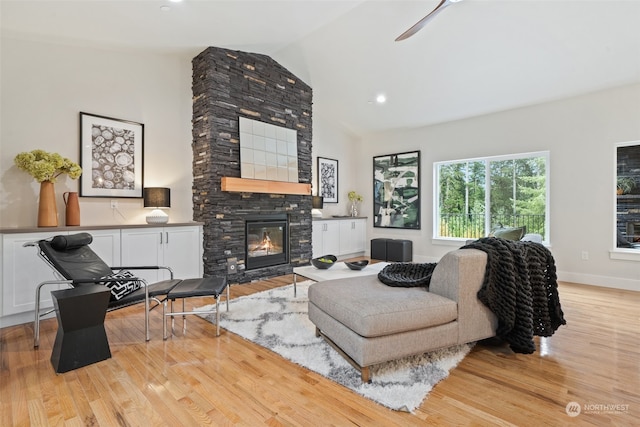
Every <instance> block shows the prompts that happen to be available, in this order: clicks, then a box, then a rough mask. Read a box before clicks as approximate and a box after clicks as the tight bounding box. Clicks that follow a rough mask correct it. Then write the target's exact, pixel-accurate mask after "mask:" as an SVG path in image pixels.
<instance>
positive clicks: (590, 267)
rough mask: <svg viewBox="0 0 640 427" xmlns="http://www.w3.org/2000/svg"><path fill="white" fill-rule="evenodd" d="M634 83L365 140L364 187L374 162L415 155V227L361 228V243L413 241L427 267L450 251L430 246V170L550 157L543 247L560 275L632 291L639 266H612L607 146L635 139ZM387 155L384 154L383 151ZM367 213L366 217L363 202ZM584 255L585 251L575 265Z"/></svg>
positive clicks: (639, 285)
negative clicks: (528, 155)
mask: <svg viewBox="0 0 640 427" xmlns="http://www.w3.org/2000/svg"><path fill="white" fill-rule="evenodd" d="M638 117H640V85H632V86H625V87H621V88H617V89H613V90H606V91H602V92H597V93H593V94H589V95H584V96H580V97H575V98H571V99H566V100H562V101H558V102H551V103H547V104H543V105H537V106H532V107H527V108H521V109H516V110H510V111H507V112H503V113H497V114H491V115H487V116H482V117H476V118H472V119H468V120H461V121H456V122H450V123H445V124H440V125H436V126H429V127H425V128H421V129H413V130H404V131H390V132H385V133H379V134H374V135H368V136H366V137H364V138H363V139H362V141H361V143H360V144H361V145H360V150H359V151H360V153H361V155H360V158H362V159H363V161H364V162H365V163H366V164H367V170H366V172H365V171H363V173H362V174H359V175H358V176H357V179H358V182H357V183H356V184H354V185H355V186H356V187H358V188H368V186H370V181H371V176H372V166H371V161H370V159H371V158H372V157H373V156H377V155H382V154H391V153H393V152H403V151H413V150H420V151H421V175H422V176H421V183H420V184H421V188H422V191H421V195H422V206H421V208H422V212H421V217H422V229H421V230H420V231H409V230H397V229H380V228H374V227H372V222H371V221H370V222H369V228H368V232H367V238H369V239H370V238H375V237H389V238H406V239H410V240H412V241H413V245H414V261H419V262H433V261H435V260H437V259H439V258H440V257H441V256H442V255H443V254H444V253H446V252H448V251H449V250H451V249H452V248H453V247H452V246H447V245H444V244H442V243H438V242H436V241H432V222H433V221H432V220H433V162H436V161H442V160H455V159H464V158H470V157H478V156H491V155H499V154H511V153H523V152H531V151H541V150H549V151H550V157H551V160H550V163H551V171H550V174H551V185H550V188H551V221H550V222H551V223H550V244H551V251H552V252H553V254H554V257H555V260H556V263H557V268H558V272H559V277H560V279H562V280H569V281H575V282H580V283H587V284H593V285H600V286H611V287H619V288H626V289H635V290H640V280H639V279H640V264H638V262H637V261H621V260H612V259H610V254H609V251H610V250H611V249H613V241H614V239H613V233H614V223H615V222H614V215H615V209H614V203H615V195H614V189H615V185H614V176H615V168H614V165H615V161H614V159H615V149H614V147H615V144H616V143H617V142H623V141H634V140H640V120H638ZM390 147H392V149H390ZM364 211H365V213H368V215H369V216H371V214H372V212H371V211H372V204H371V197H370V196H369V197H366V198H365V207H364ZM582 251H587V252H588V253H589V259H588V260H583V259H582V257H581V254H582Z"/></svg>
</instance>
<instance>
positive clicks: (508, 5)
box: [0, 0, 640, 134]
mask: <svg viewBox="0 0 640 427" xmlns="http://www.w3.org/2000/svg"><path fill="white" fill-rule="evenodd" d="M438 3H439V0H423V1H402V0H363V1H362V0H361V1H350V0H286V1H283V0H280V1H277V0H225V1H220V0H209V1H204V0H183V1H182V2H180V3H174V2H171V1H169V0H126V1H125V0H123V1H118V0H82V1H78V0H71V1H67V0H0V18H1V21H0V22H1V27H2V36H3V37H19V38H26V39H32V40H41V41H47V42H60V43H67V44H77V45H83V46H97V47H107V48H110V49H143V50H145V51H148V52H157V53H159V54H176V55H184V56H185V57H188V58H191V57H193V56H195V55H196V54H198V53H199V52H200V51H202V50H203V49H204V48H206V47H207V46H217V47H224V48H230V49H237V50H244V51H247V52H256V53H262V54H266V55H269V56H271V57H272V58H274V59H275V60H277V61H278V62H280V63H281V64H282V65H283V66H285V67H287V68H288V69H289V70H291V71H292V72H293V73H294V74H296V75H297V76H298V77H299V78H301V79H303V80H304V81H305V82H306V83H308V84H309V85H310V86H311V87H312V88H313V90H314V104H315V105H316V106H318V107H319V108H321V110H322V116H323V118H325V119H329V120H335V122H336V123H339V124H341V125H342V126H344V128H345V129H347V130H349V131H351V132H353V133H354V134H366V133H367V132H376V131H381V130H387V129H395V128H407V127H418V126H424V125H430V124H435V123H440V122H445V121H450V120H456V119H461V118H467V117H473V116H477V115H482V114H487V113H491V112H496V111H501V110H507V109H512V108H518V107H522V106H526V105H531V104H536V103H540V102H545V101H550V100H555V99H561V98H565V97H570V96H574V95H579V94H583V93H588V92H593V91H597V90H601V89H605V88H610V87H616V86H621V85H626V84H631V83H640V0H464V1H461V2H458V3H455V4H453V5H451V6H450V7H448V8H446V9H445V10H444V11H442V13H440V14H439V15H438V16H437V18H436V19H434V20H433V21H432V22H431V23H429V24H428V25H427V26H426V27H425V28H424V29H423V30H421V31H420V32H418V33H417V34H416V35H415V36H413V37H411V38H409V39H407V40H404V41H402V42H395V41H394V39H395V38H396V37H397V36H398V35H400V34H401V33H402V32H403V31H404V30H406V29H407V28H409V27H410V26H411V25H413V24H415V23H416V22H417V21H418V20H419V19H420V18H422V17H423V16H425V15H426V14H427V13H429V12H430V11H431V10H432V9H433V8H434V7H435V6H436V5H437V4H438ZM163 6H164V7H168V8H169V9H168V10H164V11H163V10H161V8H162V7H163ZM378 94H384V95H386V97H387V102H386V103H385V104H377V103H376V102H375V98H376V96H377V95H378Z"/></svg>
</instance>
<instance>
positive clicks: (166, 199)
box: [142, 187, 171, 224]
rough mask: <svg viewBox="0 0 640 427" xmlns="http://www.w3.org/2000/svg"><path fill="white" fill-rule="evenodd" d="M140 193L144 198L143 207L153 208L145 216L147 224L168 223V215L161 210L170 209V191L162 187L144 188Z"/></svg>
mask: <svg viewBox="0 0 640 427" xmlns="http://www.w3.org/2000/svg"><path fill="white" fill-rule="evenodd" d="M142 193H143V197H144V207H145V208H153V211H151V213H150V214H149V215H147V218H146V219H147V224H166V223H167V222H169V215H167V214H166V213H165V212H163V211H162V210H161V209H162V208H170V207H171V189H170V188H164V187H146V188H144V190H143V192H142Z"/></svg>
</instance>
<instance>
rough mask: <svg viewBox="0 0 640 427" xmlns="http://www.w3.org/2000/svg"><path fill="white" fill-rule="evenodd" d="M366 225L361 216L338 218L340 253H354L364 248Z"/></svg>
mask: <svg viewBox="0 0 640 427" xmlns="http://www.w3.org/2000/svg"><path fill="white" fill-rule="evenodd" d="M366 225H367V221H366V220H365V219H362V218H354V219H349V220H340V255H348V254H355V253H358V252H363V251H364V250H365V249H366V244H365V240H366V237H365V236H366V232H367V231H366Z"/></svg>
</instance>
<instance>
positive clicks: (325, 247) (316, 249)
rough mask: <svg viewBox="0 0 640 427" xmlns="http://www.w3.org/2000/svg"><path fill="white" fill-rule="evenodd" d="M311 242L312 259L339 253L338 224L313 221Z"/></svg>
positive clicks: (335, 222)
mask: <svg viewBox="0 0 640 427" xmlns="http://www.w3.org/2000/svg"><path fill="white" fill-rule="evenodd" d="M311 239H312V240H311V241H312V246H313V257H314V258H317V257H320V256H322V255H336V256H338V255H339V253H340V224H339V223H338V222H337V221H317V220H316V221H313V226H312V235H311Z"/></svg>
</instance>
